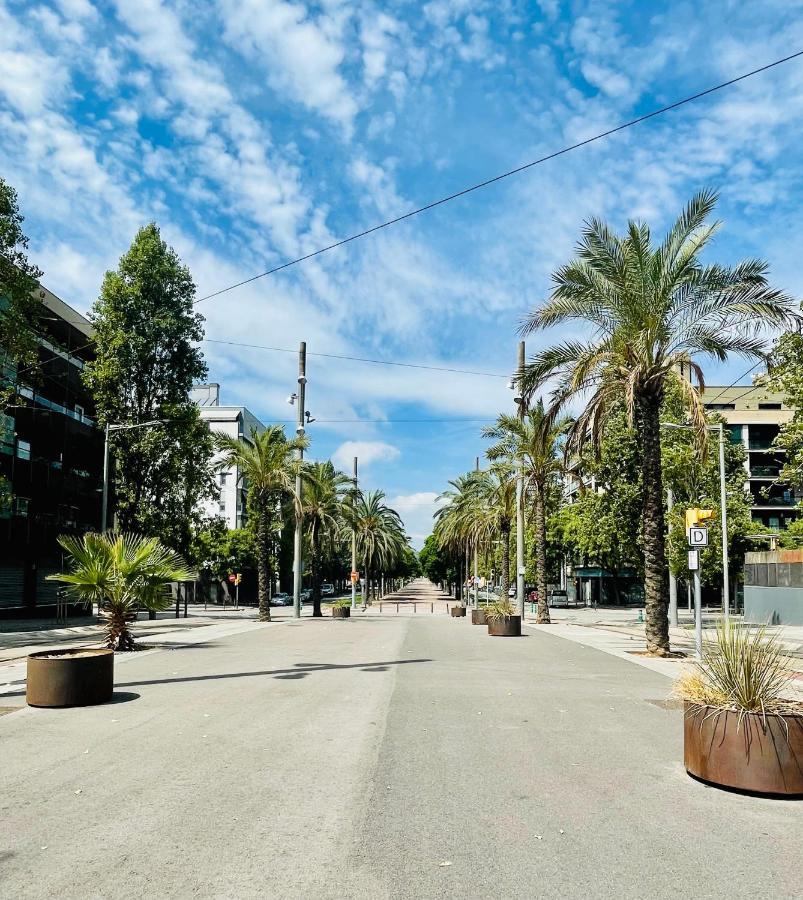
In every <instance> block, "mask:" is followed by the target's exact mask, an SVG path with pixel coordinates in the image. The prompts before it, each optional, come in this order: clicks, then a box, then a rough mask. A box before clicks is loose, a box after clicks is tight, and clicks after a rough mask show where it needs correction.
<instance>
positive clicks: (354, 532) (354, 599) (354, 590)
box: [351, 456, 357, 609]
mask: <svg viewBox="0 0 803 900" xmlns="http://www.w3.org/2000/svg"><path fill="white" fill-rule="evenodd" d="M352 481H353V483H354V493H353V494H352V502H356V500H357V457H356V456H355V457H354V474H353V477H352ZM352 511H353V510H352ZM351 608H352V609H356V608H357V529H356V528H352V529H351Z"/></svg>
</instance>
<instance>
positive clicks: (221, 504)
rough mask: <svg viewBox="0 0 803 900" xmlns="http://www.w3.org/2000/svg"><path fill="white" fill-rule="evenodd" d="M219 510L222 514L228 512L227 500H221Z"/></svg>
mask: <svg viewBox="0 0 803 900" xmlns="http://www.w3.org/2000/svg"><path fill="white" fill-rule="evenodd" d="M218 509H219V510H220V512H222V513H225V512H226V501H225V500H221V501H220V503H218Z"/></svg>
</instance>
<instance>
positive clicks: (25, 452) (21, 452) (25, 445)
mask: <svg viewBox="0 0 803 900" xmlns="http://www.w3.org/2000/svg"><path fill="white" fill-rule="evenodd" d="M17 458H18V459H30V458H31V442H30V441H23V440H21V439H19V438H18V439H17Z"/></svg>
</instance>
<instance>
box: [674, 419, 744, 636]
mask: <svg viewBox="0 0 803 900" xmlns="http://www.w3.org/2000/svg"><path fill="white" fill-rule="evenodd" d="M661 428H669V429H671V430H673V431H693V430H694V429H693V428H692V426H691V425H676V424H675V423H674V422H661ZM706 429H707V430H708V431H718V432H719V504H720V516H721V519H722V609H723V612H724V615H725V621H726V622H727V621H728V619H729V617H730V573H729V559H728V498H727V490H726V484H725V428H724V426H723V424H722V422H719V423H718V424H716V425H707V426H706Z"/></svg>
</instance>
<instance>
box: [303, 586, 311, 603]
mask: <svg viewBox="0 0 803 900" xmlns="http://www.w3.org/2000/svg"><path fill="white" fill-rule="evenodd" d="M310 600H312V588H304V590H303V591H302V592H301V602H302V603H309V602H310Z"/></svg>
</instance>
